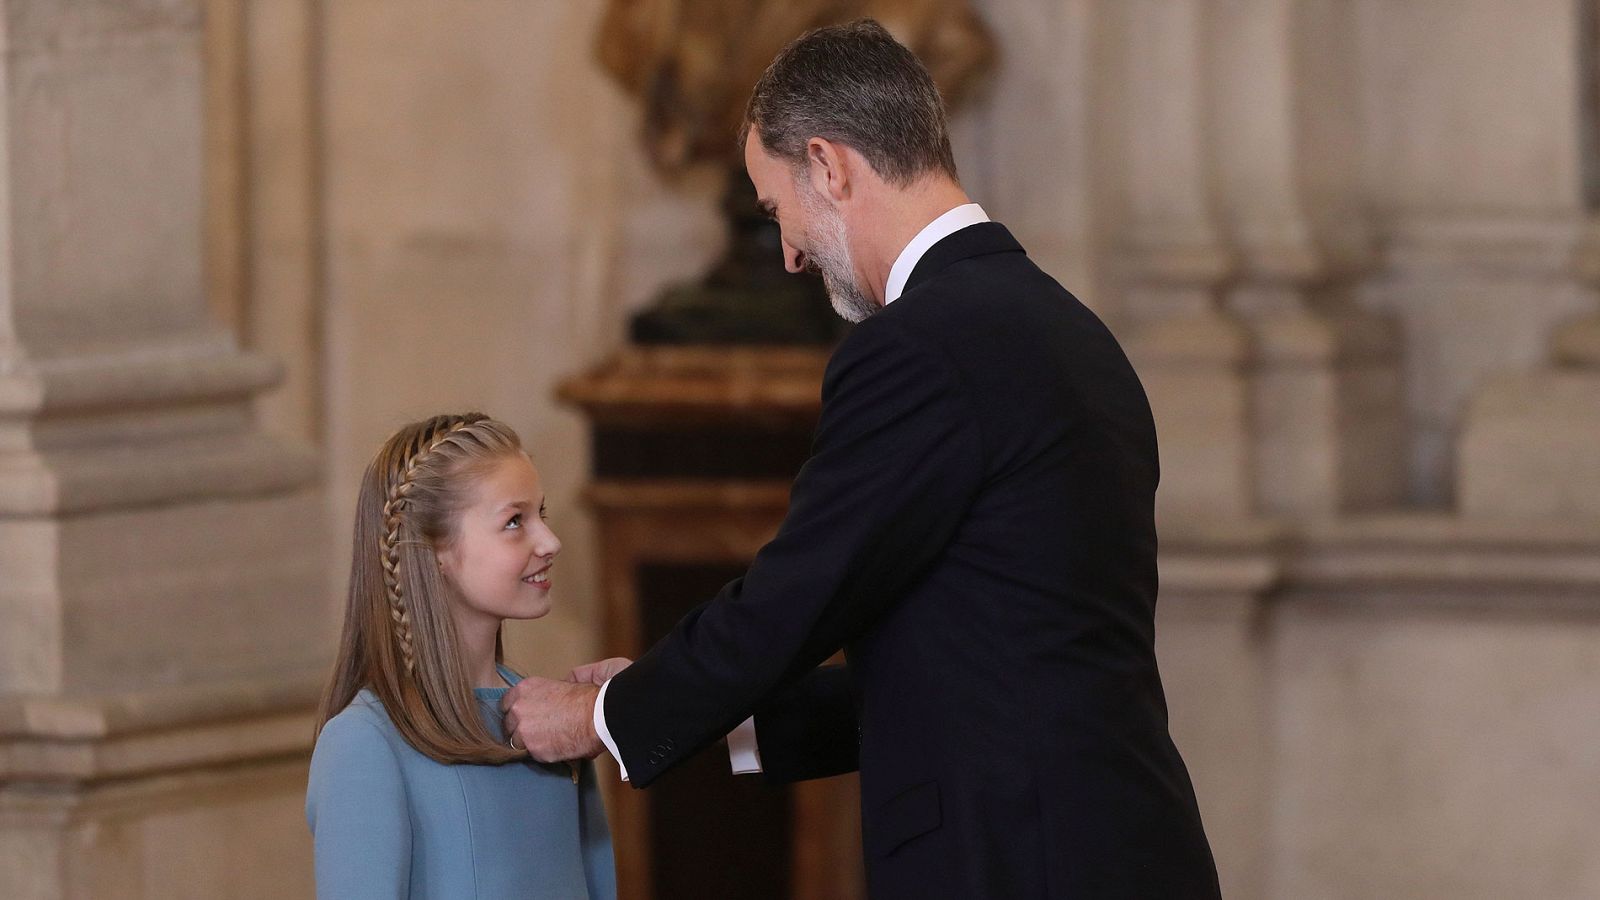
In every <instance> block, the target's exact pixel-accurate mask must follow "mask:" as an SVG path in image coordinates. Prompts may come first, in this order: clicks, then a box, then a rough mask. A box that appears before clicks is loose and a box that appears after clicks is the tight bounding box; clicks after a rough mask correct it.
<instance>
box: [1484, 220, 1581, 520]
mask: <svg viewBox="0 0 1600 900" xmlns="http://www.w3.org/2000/svg"><path fill="white" fill-rule="evenodd" d="M1578 265H1579V269H1580V271H1582V272H1583V273H1584V274H1585V275H1586V276H1587V278H1588V279H1589V280H1590V282H1591V283H1594V284H1600V222H1597V223H1596V224H1595V225H1594V226H1592V227H1591V231H1590V235H1589V238H1588V240H1587V241H1586V242H1585V244H1584V246H1583V247H1582V248H1581V249H1580V252H1579V262H1578ZM1554 344H1555V349H1554V352H1553V354H1552V357H1551V360H1550V362H1549V364H1547V365H1544V366H1541V367H1538V368H1535V369H1532V370H1529V371H1513V372H1505V373H1501V374H1499V375H1496V376H1495V377H1493V378H1491V379H1490V380H1489V381H1488V382H1487V383H1486V384H1485V385H1484V386H1483V387H1482V388H1481V389H1480V390H1479V391H1478V392H1477V394H1475V395H1474V396H1473V398H1472V403H1471V405H1470V406H1469V407H1468V409H1467V417H1466V423H1465V426H1464V427H1463V429H1462V437H1461V445H1460V449H1459V462H1458V465H1457V471H1458V473H1459V477H1460V482H1459V485H1458V489H1457V495H1458V497H1459V501H1460V506H1461V511H1462V512H1463V513H1465V514H1467V515H1472V516H1484V517H1495V518H1555V519H1580V520H1582V519H1587V520H1595V521H1600V314H1595V315H1590V316H1585V317H1580V318H1578V319H1575V320H1573V321H1571V322H1569V323H1567V324H1566V325H1564V326H1562V327H1561V328H1559V329H1557V331H1556V335H1555V341H1554Z"/></svg>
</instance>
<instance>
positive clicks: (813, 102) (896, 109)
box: [739, 19, 956, 187]
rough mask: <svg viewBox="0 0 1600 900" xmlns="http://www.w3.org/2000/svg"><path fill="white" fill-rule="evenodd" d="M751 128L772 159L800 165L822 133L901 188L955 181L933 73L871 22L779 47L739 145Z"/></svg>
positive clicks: (821, 31) (809, 35)
mask: <svg viewBox="0 0 1600 900" xmlns="http://www.w3.org/2000/svg"><path fill="white" fill-rule="evenodd" d="M751 126H754V127H755V129H756V133H757V134H758V135H759V136H760V138H761V146H762V147H763V148H765V149H766V151H767V152H768V153H769V154H771V155H773V156H775V157H777V158H779V159H782V160H786V161H788V162H789V163H790V164H792V165H794V166H796V167H799V166H802V165H804V163H805V159H806V143H807V142H808V141H810V140H811V139H812V138H814V137H820V138H823V139H826V140H829V141H834V142H836V143H840V144H844V145H846V146H849V147H852V148H854V149H855V150H856V151H857V152H858V153H860V154H861V155H862V156H863V157H865V158H866V160H867V162H868V163H869V164H870V165H871V166H872V168H873V170H874V171H875V172H877V173H878V177H880V178H882V179H883V180H884V181H887V182H889V183H890V184H893V185H895V186H897V187H904V186H906V185H908V184H910V183H911V182H913V181H915V180H917V179H918V178H919V177H921V176H923V175H925V174H927V173H929V172H935V171H937V172H943V173H944V174H946V175H949V176H950V177H951V178H955V177H956V162H955V155H954V154H953V153H951V151H950V133H949V129H948V128H947V127H946V125H945V111H944V102H943V100H941V99H940V97H939V89H938V88H937V87H935V86H934V83H933V76H931V75H929V74H928V70H927V69H926V68H924V67H923V65H922V62H921V61H920V60H918V59H917V57H916V55H915V54H913V53H912V52H911V51H910V50H908V49H906V47H905V45H903V44H901V43H900V42H899V41H896V40H895V39H894V37H893V36H892V35H890V34H889V32H888V31H887V30H886V29H885V28H884V27H883V26H882V25H879V24H878V23H877V22H875V21H873V20H872V19H858V20H856V21H854V22H851V23H850V24H848V25H830V26H828V27H826V28H817V29H814V30H812V31H808V32H806V33H805V34H803V35H801V36H800V37H798V38H795V39H794V40H793V41H792V42H790V43H789V45H788V46H787V47H784V48H783V49H782V50H781V51H779V52H778V56H777V58H776V59H774V60H773V61H772V64H771V65H769V66H767V71H766V72H765V73H764V74H763V75H762V76H761V80H760V81H758V82H756V87H755V91H754V92H753V93H751V95H750V104H749V106H747V107H746V108H745V114H744V126H743V127H742V128H740V129H739V146H740V148H741V149H742V148H743V147H744V142H745V139H746V137H747V136H748V135H749V133H750V128H751Z"/></svg>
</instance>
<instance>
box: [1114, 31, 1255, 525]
mask: <svg viewBox="0 0 1600 900" xmlns="http://www.w3.org/2000/svg"><path fill="white" fill-rule="evenodd" d="M1200 6H1201V4H1200V3H1199V2H1198V0H1130V2H1128V3H1126V4H1119V9H1117V10H1116V11H1115V13H1114V16H1115V18H1114V20H1113V22H1112V23H1110V25H1111V26H1113V27H1116V26H1120V27H1121V28H1122V29H1123V31H1124V33H1123V34H1122V35H1121V36H1120V39H1119V40H1116V41H1114V42H1112V44H1111V46H1112V47H1113V48H1115V49H1116V50H1118V51H1120V54H1121V58H1120V65H1119V66H1118V69H1117V76H1116V77H1117V78H1118V79H1120V81H1121V85H1120V88H1118V90H1120V92H1121V95H1120V96H1118V97H1117V98H1116V99H1115V102H1116V106H1117V107H1118V108H1120V109H1121V110H1122V115H1123V116H1124V117H1125V119H1124V126H1125V127H1124V129H1123V132H1122V143H1121V146H1120V147H1118V148H1117V151H1116V152H1117V156H1116V157H1115V158H1118V159H1119V160H1120V165H1121V168H1122V172H1121V175H1122V178H1121V182H1120V186H1121V188H1122V190H1123V194H1124V196H1123V200H1124V202H1125V207H1126V208H1125V210H1123V213H1124V215H1125V218H1126V221H1125V223H1124V224H1123V227H1122V228H1121V234H1122V240H1121V241H1120V244H1119V246H1118V247H1117V248H1116V251H1115V253H1116V257H1117V259H1116V266H1117V269H1118V273H1117V275H1118V277H1119V278H1120V279H1121V280H1122V282H1123V287H1124V295H1123V298H1122V299H1123V312H1124V315H1125V317H1126V318H1127V319H1128V320H1129V322H1130V324H1131V328H1130V329H1129V330H1128V332H1127V333H1126V337H1125V341H1124V345H1125V346H1126V347H1127V350H1128V354H1129V356H1130V357H1131V358H1132V359H1133V362H1134V365H1135V366H1136V367H1137V368H1138V370H1139V377H1140V378H1141V379H1142V380H1143V382H1144V385H1145V389H1146V391H1147V392H1148V393H1149V395H1150V403H1151V406H1152V408H1153V409H1154V411H1155V416H1156V427H1157V429H1158V430H1159V432H1160V436H1161V462H1162V474H1161V490H1160V492H1159V493H1158V495H1157V503H1158V506H1159V508H1160V511H1161V514H1162V516H1163V517H1164V518H1178V519H1186V518H1191V517H1204V516H1244V515H1246V514H1248V513H1249V512H1250V510H1251V508H1252V489H1251V485H1250V474H1249V465H1250V462H1249V456H1250V447H1249V437H1248V422H1247V404H1248V397H1247V384H1246V381H1245V376H1244V366H1245V363H1246V360H1247V356H1248V350H1249V342H1248V336H1247V334H1246V333H1245V331H1244V330H1243V329H1242V328H1241V327H1240V326H1239V324H1238V323H1237V322H1235V321H1234V320H1233V319H1232V318H1231V317H1230V316H1229V315H1227V314H1226V313H1225V312H1224V311H1222V309H1221V308H1220V307H1219V305H1218V299H1219V296H1220V292H1221V289H1222V286H1223V284H1224V282H1225V280H1226V279H1227V277H1228V276H1229V274H1230V271H1231V269H1232V264H1233V261H1232V259H1231V256H1230V254H1229V252H1228V250H1227V249H1226V247H1225V245H1224V242H1223V237H1222V235H1221V233H1220V231H1219V229H1218V223H1217V220H1216V216H1215V210H1214V208H1213V196H1212V194H1213V190H1212V184H1211V172H1210V157H1209V154H1208V152H1207V147H1206V145H1205V141H1204V130H1203V128H1202V122H1203V118H1204V109H1203V102H1202V101H1203V90H1202V88H1203V85H1204V83H1205V79H1204V75H1205V69H1204V66H1203V65H1202V59H1201V57H1202V34H1201V28H1200Z"/></svg>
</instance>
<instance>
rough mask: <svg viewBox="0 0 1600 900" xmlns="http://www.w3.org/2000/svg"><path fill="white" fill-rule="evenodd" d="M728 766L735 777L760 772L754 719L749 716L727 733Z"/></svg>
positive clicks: (759, 751) (758, 748) (759, 754)
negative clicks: (731, 768)
mask: <svg viewBox="0 0 1600 900" xmlns="http://www.w3.org/2000/svg"><path fill="white" fill-rule="evenodd" d="M728 764H729V765H731V766H732V767H733V774H735V775H755V774H758V773H759V772H760V771H761V748H760V747H758V746H756V717H755V716H751V717H750V718H748V719H745V720H744V721H743V722H740V723H739V727H738V728H735V729H734V730H733V731H731V732H729V733H728Z"/></svg>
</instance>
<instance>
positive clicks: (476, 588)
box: [439, 453, 561, 620]
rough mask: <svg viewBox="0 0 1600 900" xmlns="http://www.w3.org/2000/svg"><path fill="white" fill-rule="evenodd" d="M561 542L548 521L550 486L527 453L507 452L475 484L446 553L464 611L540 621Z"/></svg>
mask: <svg viewBox="0 0 1600 900" xmlns="http://www.w3.org/2000/svg"><path fill="white" fill-rule="evenodd" d="M560 552H561V541H560V540H559V539H558V538H557V537H556V535H555V532H553V531H551V530H550V528H549V526H548V525H546V524H545V522H544V487H543V486H542V485H541V484H540V483H539V473H538V471H536V470H535V469H534V468H533V462H532V461H530V460H529V459H528V457H527V456H526V455H524V454H521V453H518V454H515V455H512V456H507V457H505V458H503V459H501V460H499V461H498V462H496V463H495V464H494V466H493V468H491V469H489V471H488V472H486V473H485V474H484V475H483V476H481V477H480V478H479V479H478V480H477V483H476V484H474V485H473V486H472V500H471V502H470V503H469V504H468V506H467V507H466V509H464V510H462V511H461V513H460V518H459V520H458V521H457V522H456V529H455V538H454V540H452V541H451V542H450V545H449V546H448V547H445V548H444V549H443V550H442V551H441V552H440V553H439V564H440V566H441V567H442V568H443V569H444V574H445V577H446V578H448V579H450V582H451V583H452V584H453V585H455V587H456V593H457V594H458V595H459V597H458V600H459V602H460V603H461V604H462V605H464V606H465V609H464V610H462V612H466V613H469V614H470V613H476V614H480V615H482V616H486V617H491V618H493V619H495V620H499V619H537V618H539V617H540V616H542V615H544V614H545V613H547V612H549V611H550V567H551V566H552V565H553V564H554V561H555V556H556V554H557V553H560Z"/></svg>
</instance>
